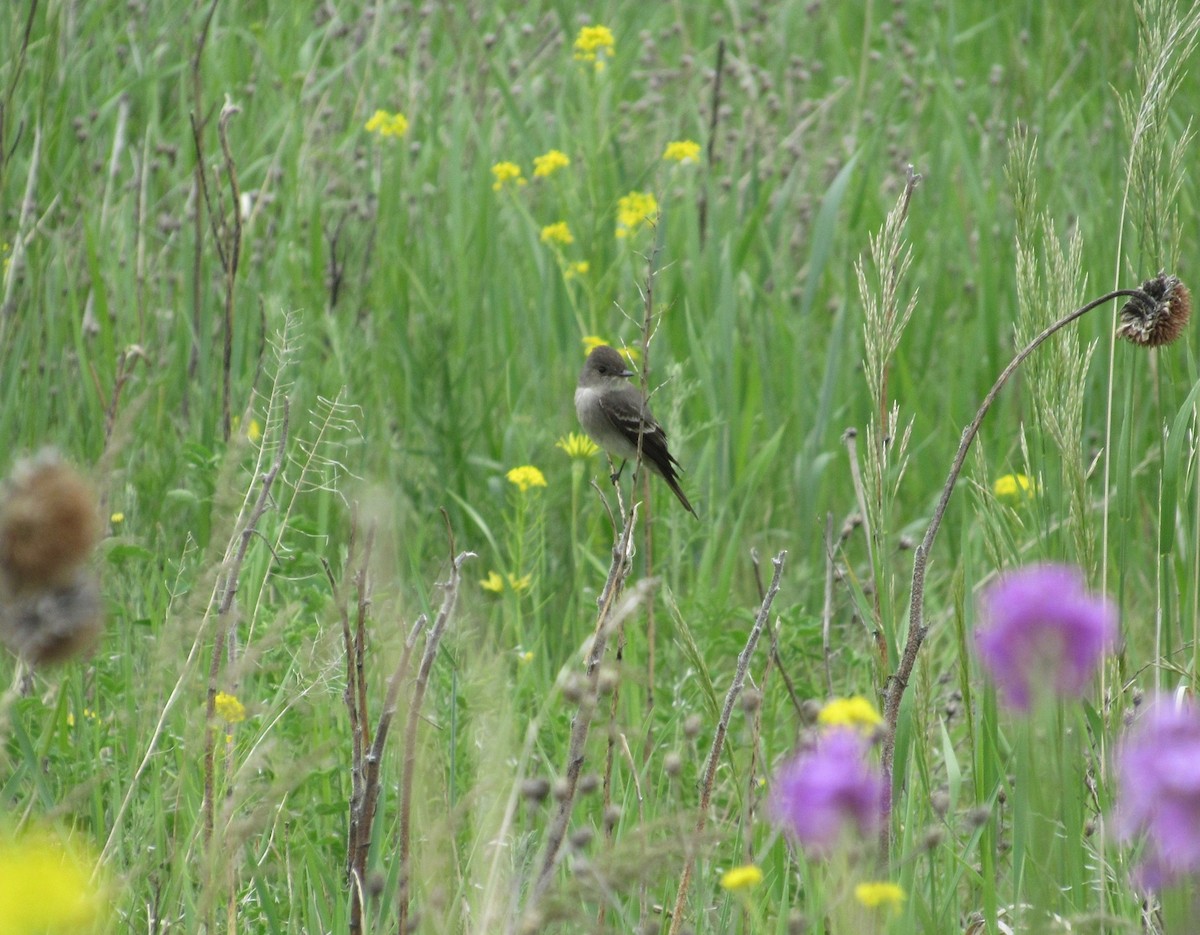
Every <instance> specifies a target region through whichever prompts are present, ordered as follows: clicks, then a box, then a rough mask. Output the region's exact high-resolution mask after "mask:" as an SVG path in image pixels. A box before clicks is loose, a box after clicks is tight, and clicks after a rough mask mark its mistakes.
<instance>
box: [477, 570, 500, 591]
mask: <svg viewBox="0 0 1200 935" xmlns="http://www.w3.org/2000/svg"><path fill="white" fill-rule="evenodd" d="M479 586H480V587H481V588H483V589H484V590H485V591H491V592H492V593H493V594H499V593H500V592H501V591H503V590H504V579H503V578H501V577H500V572H498V571H489V572H488V576H487V577H486V578H484V579H483V580H482V581H480V582H479Z"/></svg>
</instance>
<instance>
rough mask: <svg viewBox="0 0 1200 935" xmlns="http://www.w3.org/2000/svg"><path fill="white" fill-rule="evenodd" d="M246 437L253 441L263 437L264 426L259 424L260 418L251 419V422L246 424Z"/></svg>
mask: <svg viewBox="0 0 1200 935" xmlns="http://www.w3.org/2000/svg"><path fill="white" fill-rule="evenodd" d="M246 437H247V438H248V439H250V441H252V442H256V441H258V440H259V439H260V438H262V426H261V425H259V424H258V419H251V420H250V424H249V425H247V426H246Z"/></svg>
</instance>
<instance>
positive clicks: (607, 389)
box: [575, 344, 698, 518]
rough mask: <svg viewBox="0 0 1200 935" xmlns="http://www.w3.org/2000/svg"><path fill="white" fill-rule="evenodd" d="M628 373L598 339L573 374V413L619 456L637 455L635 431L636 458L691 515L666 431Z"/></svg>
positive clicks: (599, 442) (603, 445)
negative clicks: (597, 344) (577, 372)
mask: <svg viewBox="0 0 1200 935" xmlns="http://www.w3.org/2000/svg"><path fill="white" fill-rule="evenodd" d="M631 376H633V371H631V370H630V369H629V368H628V367H626V366H625V361H624V359H623V358H622V357H621V355H620V354H618V353H617V352H616V350H614V349H613V348H611V347H609V346H608V345H606V344H602V345H601V346H600V347H597V348H596V349H595V350H593V351H592V352H591V353H590V354H588V358H587V360H586V361H585V362H584V364H583V372H582V373H581V374H580V375H579V385H578V386H577V387H576V388H575V413H576V414H577V415H578V416H579V424H580V425H582V426H583V430H584V431H585V432H587V433H588V435H590V436H591V439H592V441H594V442H595V443H596V444H597V445H599V446H600V447H601V448H603V449H604V450H605V451H607V452H608V453H609V454H610V455H613V456H615V457H618V458H624V459H625V460H635V461H636V460H637V456H638V439H639V437H640V439H641V454H642V461H643V462H644V463H645V464H646V466H647V467H649V468H650V470H651V471H653V472H654V473H655V474H657V475H658V476H659V477H661V478H662V479H663V480H665V481H666V482H667V486H668V487H670V488H671V492H672V493H673V494H675V496H676V497H678V498H679V502H680V503H682V504H683V508H684V509H685V510H687V511H688V512H689V513H691V514H692V515H693V516H696V515H697V514H696V511H695V510H694V509H692V505H691V504H690V503H689V502H688V498H687V497H686V496H685V495H684V492H683V490H682V489H680V486H679V478H678V476H677V471H678V468H679V462H678V461H676V460H675V459H674V458H673V457H672V456H671V452H670V451H668V450H667V436H666V433H665V432H663V430H662V426H661V425H659V424H658V422H656V421H655V419H654V416H653V415H652V414H651V412H650V407H649V406H648V405H646V401H645V400H644V399H643V398H642V394H641V393H640V392H639V391H638V389H637V387H635V386H634V385H633V384H632V383H630V382H629V378H630V377H631ZM623 466H624V465H622V467H623ZM618 473H620V472H618ZM697 518H698V517H697Z"/></svg>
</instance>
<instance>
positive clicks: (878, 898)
mask: <svg viewBox="0 0 1200 935" xmlns="http://www.w3.org/2000/svg"><path fill="white" fill-rule="evenodd" d="M854 898H855V899H857V900H858V901H859V902H860V903H862V904H863V905H864V906H866V907H867V908H868V909H878V908H879V907H880V906H891V907H893V908H897V909H898V908H899V907H900V904H901V903H902V902H904V890H903V889H902V888H901V887H900V886H899V885H898V884H896V883H888V882H886V881H885V882H882V883H860V884H858V886H856V887H854Z"/></svg>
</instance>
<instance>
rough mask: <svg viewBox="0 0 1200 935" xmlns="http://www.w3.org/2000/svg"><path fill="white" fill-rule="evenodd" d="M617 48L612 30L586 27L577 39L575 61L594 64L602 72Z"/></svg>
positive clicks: (603, 27) (580, 31)
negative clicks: (607, 60)
mask: <svg viewBox="0 0 1200 935" xmlns="http://www.w3.org/2000/svg"><path fill="white" fill-rule="evenodd" d="M615 47H616V42H615V41H614V40H613V34H612V30H611V29H609V28H608V27H607V26H584V27H583V28H582V29H580V30H579V35H578V36H576V37H575V61H577V62H593V63H594V64H595V66H596V71H601V70H603V68H604V65H605V59H607V58H609V57H610V56H611V55H612V54H613V49H614V48H615Z"/></svg>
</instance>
